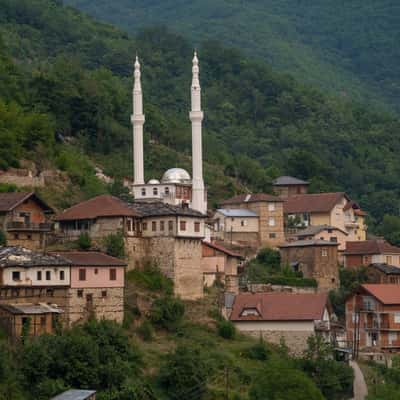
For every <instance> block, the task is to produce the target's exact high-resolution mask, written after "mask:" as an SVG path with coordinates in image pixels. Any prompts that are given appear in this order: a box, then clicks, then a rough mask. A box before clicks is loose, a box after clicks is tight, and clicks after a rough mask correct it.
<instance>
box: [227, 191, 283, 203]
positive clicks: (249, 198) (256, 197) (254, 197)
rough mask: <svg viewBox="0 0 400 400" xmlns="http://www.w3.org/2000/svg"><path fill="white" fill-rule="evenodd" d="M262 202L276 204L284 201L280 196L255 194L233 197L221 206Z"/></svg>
mask: <svg viewBox="0 0 400 400" xmlns="http://www.w3.org/2000/svg"><path fill="white" fill-rule="evenodd" d="M260 201H267V202H275V203H280V202H283V200H282V199H281V198H280V197H278V196H273V195H272V194H267V193H254V194H246V193H244V194H239V195H237V196H234V197H231V198H230V199H227V200H224V201H222V202H221V203H220V204H221V205H226V204H240V203H256V202H260Z"/></svg>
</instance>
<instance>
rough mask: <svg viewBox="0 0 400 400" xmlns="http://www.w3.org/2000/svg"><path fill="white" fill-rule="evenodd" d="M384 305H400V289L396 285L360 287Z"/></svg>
mask: <svg viewBox="0 0 400 400" xmlns="http://www.w3.org/2000/svg"><path fill="white" fill-rule="evenodd" d="M360 288H361V289H364V290H365V291H366V292H367V293H369V294H370V295H372V296H374V297H375V298H376V299H377V300H379V301H380V302H381V303H382V304H399V305H400V287H399V285H396V284H365V285H361V286H360Z"/></svg>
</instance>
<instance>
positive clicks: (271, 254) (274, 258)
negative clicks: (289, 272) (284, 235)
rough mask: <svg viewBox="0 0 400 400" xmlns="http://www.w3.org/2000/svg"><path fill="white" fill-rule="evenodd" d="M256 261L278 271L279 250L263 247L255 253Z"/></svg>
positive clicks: (279, 262) (279, 263) (279, 261)
mask: <svg viewBox="0 0 400 400" xmlns="http://www.w3.org/2000/svg"><path fill="white" fill-rule="evenodd" d="M257 261H258V262H259V263H261V264H264V265H266V266H267V267H270V268H271V269H272V270H276V271H279V268H280V265H281V255H280V253H279V251H277V250H273V249H270V248H269V247H265V248H263V249H261V250H260V251H259V253H258V254H257Z"/></svg>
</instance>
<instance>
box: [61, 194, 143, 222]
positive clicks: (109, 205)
mask: <svg viewBox="0 0 400 400" xmlns="http://www.w3.org/2000/svg"><path fill="white" fill-rule="evenodd" d="M136 215H137V214H136V212H135V211H134V210H132V209H131V208H129V207H128V205H127V204H126V203H125V202H123V201H122V200H120V199H118V198H117V197H114V196H111V195H107V194H105V195H101V196H97V197H94V198H92V199H90V200H87V201H83V202H81V203H78V204H76V205H74V206H72V207H70V208H68V209H67V210H65V211H64V212H63V213H61V214H60V215H58V216H57V218H56V220H57V221H73V220H80V219H95V218H98V217H122V216H127V217H133V216H136Z"/></svg>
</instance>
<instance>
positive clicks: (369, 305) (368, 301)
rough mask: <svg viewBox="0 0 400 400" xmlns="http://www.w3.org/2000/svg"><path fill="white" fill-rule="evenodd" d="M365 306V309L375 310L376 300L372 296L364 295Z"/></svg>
mask: <svg viewBox="0 0 400 400" xmlns="http://www.w3.org/2000/svg"><path fill="white" fill-rule="evenodd" d="M363 308H364V310H369V311H374V310H375V301H374V299H373V298H372V297H368V296H364V297H363Z"/></svg>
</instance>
